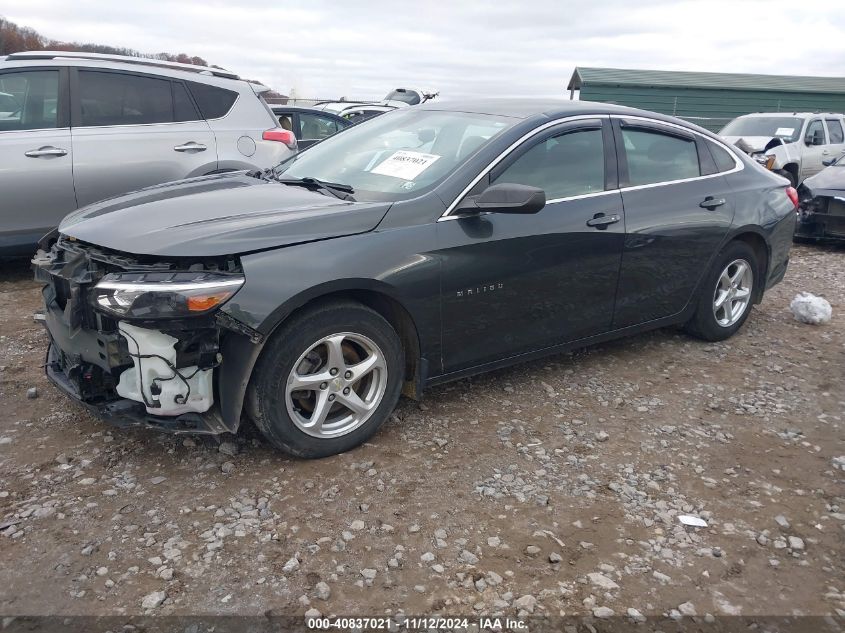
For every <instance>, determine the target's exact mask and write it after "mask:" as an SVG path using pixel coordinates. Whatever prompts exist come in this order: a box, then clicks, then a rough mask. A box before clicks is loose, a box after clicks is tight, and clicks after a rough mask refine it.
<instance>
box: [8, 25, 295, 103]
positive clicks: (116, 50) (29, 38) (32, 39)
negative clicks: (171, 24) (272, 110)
mask: <svg viewBox="0 0 845 633" xmlns="http://www.w3.org/2000/svg"><path fill="white" fill-rule="evenodd" d="M21 51H68V52H70V51H82V52H85V53H103V54H106V55H131V56H132V57H146V58H148V59H159V60H162V61H167V62H179V63H180V64H194V65H195V66H210V65H211V64H209V63H208V62H207V61H205V60H204V59H203V58H202V57H199V56H197V55H188V54H186V53H177V54H173V53H142V52H140V51H136V50H134V49H131V48H123V47H120V46H108V45H105V44H92V43H80V42H61V41H59V40H54V39H50V38H48V37H45V36H43V35H41V34H40V33H39V32H38V31H36V30H35V29H32V28H29V27H28V26H18V25H17V24H15V23H14V22H10V21H9V20H7V19H5V18H3V17H0V57H2V56H4V55H11V54H12V53H19V52H21ZM215 68H219V66H215ZM265 96H266V97H267V98H270V99H286V97H285V96H284V95H281V94H279V93H278V92H274V91H270V92H269V93H266V95H265Z"/></svg>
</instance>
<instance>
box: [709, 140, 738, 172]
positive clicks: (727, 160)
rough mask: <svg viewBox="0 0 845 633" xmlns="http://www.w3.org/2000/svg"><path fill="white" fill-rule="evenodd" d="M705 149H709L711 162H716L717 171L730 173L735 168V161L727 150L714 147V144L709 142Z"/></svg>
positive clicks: (718, 146)
mask: <svg viewBox="0 0 845 633" xmlns="http://www.w3.org/2000/svg"><path fill="white" fill-rule="evenodd" d="M707 147H708V148H710V153H711V154H712V155H713V160H714V161H715V162H716V170H717V171H720V172H722V171H730V170H731V169H733V168H734V167H736V160H735V159H734V157H733V156H732V155H731V153H730V152H728V150H726V149H725V148H723V147H721V146H720V145H716V143H711V142H710V141H707Z"/></svg>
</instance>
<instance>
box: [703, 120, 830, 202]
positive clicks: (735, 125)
mask: <svg viewBox="0 0 845 633" xmlns="http://www.w3.org/2000/svg"><path fill="white" fill-rule="evenodd" d="M843 128H845V120H843V115H842V114H834V113H819V112H792V113H785V112H755V113H754V114H746V115H743V116H740V117H737V118H735V119H734V120H733V121H731V122H730V123H728V124H727V125H726V126H725V127H724V128H722V131H721V132H719V135H720V136H721V137H722V138H723V139H725V141H727V142H728V143H733V144H734V145H736V147H737V148H738V149H741V150H742V151H744V152H746V153H747V154H750V155H751V157H752V158H754V159H755V160H756V161H757V162H758V163H760V164H761V165H764V166H765V167H766V168H768V169H771V170H772V171H775V172H777V173H779V174H780V175H782V176H785V177H786V178H788V179H789V180H790V182H791V183H792V185H793V186H797V185H798V184H799V183H801V182H802V181H803V180H804V179H805V178H809V177H810V176H813V175H815V174H817V173H819V172H820V171H821V170H822V169H824V168H825V166H826V165H827V164H829V163H830V162H832V161H833V160H835V159H836V158H838V157H839V156H841V155H842V153H843V152H845V133H843Z"/></svg>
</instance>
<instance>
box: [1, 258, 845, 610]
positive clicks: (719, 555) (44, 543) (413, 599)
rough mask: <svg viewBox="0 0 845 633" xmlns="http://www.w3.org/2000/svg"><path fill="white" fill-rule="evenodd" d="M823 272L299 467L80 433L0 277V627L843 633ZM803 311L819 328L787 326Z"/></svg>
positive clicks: (31, 293) (841, 308) (562, 359)
mask: <svg viewBox="0 0 845 633" xmlns="http://www.w3.org/2000/svg"><path fill="white" fill-rule="evenodd" d="M843 264H845V250H843V249H842V248H837V247H829V246H797V247H796V248H795V249H794V251H793V259H792V264H791V266H790V269H789V273H788V275H787V278H786V280H785V281H784V282H783V283H782V284H780V285H779V286H777V287H776V288H775V289H773V290H772V291H770V292H769V293H768V294H767V295H766V299H765V301H764V302H763V303H762V305H760V306H756V307H755V309H754V312H753V314H752V316H751V318H750V320H749V322H748V323H747V324H746V326H745V327H744V328H743V330H742V331H741V332H740V333H739V334H738V335H737V336H736V337H734V338H733V339H732V340H730V341H727V342H724V343H718V344H706V343H702V342H700V341H696V340H693V339H690V338H688V337H687V336H685V335H684V334H682V333H679V332H677V331H674V330H661V331H658V332H653V333H649V334H645V335H641V336H637V337H634V338H629V339H626V340H623V341H618V342H614V343H610V344H606V345H601V346H598V347H592V348H589V349H586V350H582V351H579V352H576V353H574V354H566V355H561V356H556V357H552V358H549V359H546V360H541V361H537V362H532V363H528V364H523V365H519V366H517V367H514V368H511V369H507V370H501V371H497V372H494V373H491V374H488V375H486V376H483V377H479V378H475V379H470V380H463V381H461V382H457V383H453V384H450V385H447V386H443V387H439V388H436V389H432V390H431V391H429V392H427V396H426V399H425V401H424V402H423V403H415V402H411V401H408V400H403V401H402V402H401V403H400V406H399V408H398V409H397V411H396V413H395V415H394V416H392V418H391V420H390V422H389V423H388V424H387V425H386V426H385V428H384V429H383V430H382V431H381V432H380V433H379V434H378V435H377V436H376V437H375V438H374V439H373V440H372V442H370V443H369V444H367V445H365V446H363V447H361V448H359V449H357V450H354V451H352V452H350V453H347V454H345V455H341V456H338V457H334V458H330V459H325V460H321V461H310V462H308V461H297V460H294V459H290V458H287V457H285V456H283V455H280V454H277V453H275V452H273V451H272V450H271V449H270V448H269V446H268V445H267V444H266V443H265V442H263V441H262V439H261V438H260V436H259V435H258V434H257V432H255V431H254V430H253V429H252V428H249V427H248V428H246V429H244V430H242V432H241V433H240V434H239V435H238V436H237V437H231V436H230V437H224V438H217V439H214V438H186V437H172V436H167V435H160V434H156V433H154V432H145V431H120V430H117V429H111V428H109V427H108V426H107V425H105V424H104V423H102V422H100V421H98V420H96V419H94V418H92V417H91V416H89V415H88V414H87V413H85V412H84V410H83V409H81V408H80V407H79V406H78V405H76V404H73V403H71V402H70V401H68V400H67V399H66V398H64V397H63V396H62V395H61V394H60V393H59V392H58V391H57V390H56V389H55V388H53V387H52V386H51V385H50V384H49V383H48V382H47V381H46V379H45V378H44V377H43V375H42V369H41V367H40V364H41V363H42V359H43V354H44V348H45V343H46V336H45V334H44V333H43V331H42V330H41V327H40V326H39V325H37V324H35V323H33V321H32V319H31V314H32V312H33V311H34V310H36V309H37V308H38V307H39V297H40V295H39V292H38V288H37V286H36V284H35V283H34V282H32V281H31V280H30V276H29V272H28V270H27V268H26V266H25V265H22V264H14V265H12V264H4V265H2V268H0V328H1V329H0V402H2V405H3V406H2V411H3V417H2V419H0V548H1V549H0V551H2V557H3V565H2V566H0V613H4V614H66V615H72V614H102V615H106V614H111V615H125V614H144V613H147V614H179V615H186V614H262V613H265V612H267V611H268V610H272V613H275V614H300V615H301V614H303V613H306V612H307V611H309V610H310V611H311V612H312V613H316V612H320V613H322V614H347V615H348V614H361V615H376V614H387V613H390V614H396V613H402V612H404V613H408V614H432V613H438V614H465V615H471V614H491V613H498V614H506V615H516V614H520V613H521V614H523V615H525V614H534V615H537V614H548V615H558V614H562V613H565V614H577V615H581V614H590V613H592V614H593V616H595V617H606V616H608V615H610V614H611V613H615V614H617V615H622V616H626V615H627V616H628V617H630V618H634V619H636V618H638V617H639V614H643V615H656V616H657V615H660V616H666V615H669V616H670V617H672V616H678V615H679V614H684V615H690V614H698V615H703V614H708V613H710V614H714V615H719V614H742V615H773V614H777V615H785V614H796V615H802V614H813V615H819V614H837V613H838V614H839V615H843V614H845V560H843V559H845V548H843V541H845V539H843V536H845V486H843V480H845V442H843V433H842V428H843V411H845V265H843ZM802 290H803V291H809V292H813V293H815V294H818V295H822V296H824V297H825V298H826V299H827V300H828V301H830V303H831V304H832V305H833V320H832V321H831V322H830V323H828V324H826V325H822V326H811V325H804V324H801V323H798V322H797V321H795V320H794V319H793V317H792V315H791V314H790V312H789V310H788V305H789V302H790V300H791V299H792V297H793V296H795V294H796V293H797V292H798V291H802ZM33 387H34V388H35V389H36V391H37V393H32V392H31V391H30V390H31V388H33ZM28 391H30V393H29V394H28ZM33 395H34V396H35V397H32V396H33ZM680 514H690V515H694V516H697V517H700V518H702V519H704V520H705V521H706V522H707V524H708V525H707V527H701V528H694V527H684V526H683V525H681V523H680V521H679V519H678V515H680Z"/></svg>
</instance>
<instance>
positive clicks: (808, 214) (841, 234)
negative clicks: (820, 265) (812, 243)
mask: <svg viewBox="0 0 845 633" xmlns="http://www.w3.org/2000/svg"><path fill="white" fill-rule="evenodd" d="M805 183H806V181H805ZM798 200H799V207H798V224H797V226H796V228H795V235H796V236H797V237H800V238H810V239H836V240H845V190H841V191H840V190H828V189H820V190H814V189H811V188H810V187H809V186H807V185H806V184H802V185H800V186H799V187H798Z"/></svg>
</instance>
